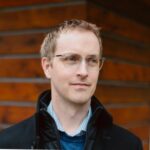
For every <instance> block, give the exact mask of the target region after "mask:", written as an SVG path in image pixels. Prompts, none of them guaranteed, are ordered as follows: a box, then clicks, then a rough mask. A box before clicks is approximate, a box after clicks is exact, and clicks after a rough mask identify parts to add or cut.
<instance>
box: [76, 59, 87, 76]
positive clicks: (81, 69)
mask: <svg viewBox="0 0 150 150" xmlns="http://www.w3.org/2000/svg"><path fill="white" fill-rule="evenodd" d="M77 75H78V76H82V77H87V76H88V66H87V63H86V62H85V61H83V60H82V61H81V62H80V64H79V66H78V69H77Z"/></svg>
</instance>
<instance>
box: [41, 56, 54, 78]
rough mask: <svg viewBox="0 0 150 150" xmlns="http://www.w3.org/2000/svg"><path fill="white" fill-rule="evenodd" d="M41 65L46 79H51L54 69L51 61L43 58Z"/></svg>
mask: <svg viewBox="0 0 150 150" xmlns="http://www.w3.org/2000/svg"><path fill="white" fill-rule="evenodd" d="M41 65H42V68H43V71H44V74H45V76H46V78H48V79H50V78H51V68H52V64H51V61H50V60H49V59H48V58H47V57H42V58H41Z"/></svg>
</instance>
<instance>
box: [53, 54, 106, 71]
mask: <svg viewBox="0 0 150 150" xmlns="http://www.w3.org/2000/svg"><path fill="white" fill-rule="evenodd" d="M54 57H60V60H61V61H62V63H63V64H64V65H65V66H66V67H70V68H76V67H78V66H79V65H80V64H81V62H82V56H80V55H79V54H74V53H67V54H60V55H55V56H54ZM104 60H105V58H99V56H97V55H89V56H87V57H86V58H85V61H86V64H87V66H88V69H91V70H95V69H96V70H97V69H98V70H101V68H102V66H103V63H104Z"/></svg>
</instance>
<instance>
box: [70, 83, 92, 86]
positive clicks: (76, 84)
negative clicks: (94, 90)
mask: <svg viewBox="0 0 150 150" xmlns="http://www.w3.org/2000/svg"><path fill="white" fill-rule="evenodd" d="M70 85H73V86H90V84H89V83H71V84H70Z"/></svg>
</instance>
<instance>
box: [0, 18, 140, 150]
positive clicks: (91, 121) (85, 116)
mask: <svg viewBox="0 0 150 150" xmlns="http://www.w3.org/2000/svg"><path fill="white" fill-rule="evenodd" d="M41 56H42V59H41V64H42V68H43V70H44V73H45V75H46V77H47V78H48V79H50V80H51V83H50V84H51V91H50V90H48V91H45V92H44V93H42V94H41V95H40V97H39V100H38V104H37V107H38V108H37V112H36V113H35V115H33V116H32V117H31V118H29V119H27V120H25V121H23V122H21V123H19V124H17V125H15V126H13V127H10V128H8V129H6V130H4V131H2V132H1V134H0V148H39V149H55V150H56V149H57V150H58V149H61V150H142V146H141V142H140V140H139V138H137V137H136V136H134V135H133V134H132V133H130V132H129V131H127V130H125V129H122V128H121V127H118V126H117V125H115V124H113V121H112V117H111V116H110V114H108V112H107V111H106V110H105V108H104V107H103V106H102V104H100V102H99V101H98V100H97V99H96V97H94V96H93V94H94V92H95V89H96V85H97V81H98V76H99V71H100V70H101V68H102V65H103V61H104V59H103V58H102V42H101V38H100V31H99V28H98V27H96V25H94V24H91V23H88V22H86V21H83V20H75V19H74V20H70V21H65V22H63V23H62V24H60V25H58V26H56V27H55V28H53V29H52V30H51V31H50V33H48V34H47V36H46V38H45V39H44V42H43V44H42V46H41Z"/></svg>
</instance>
